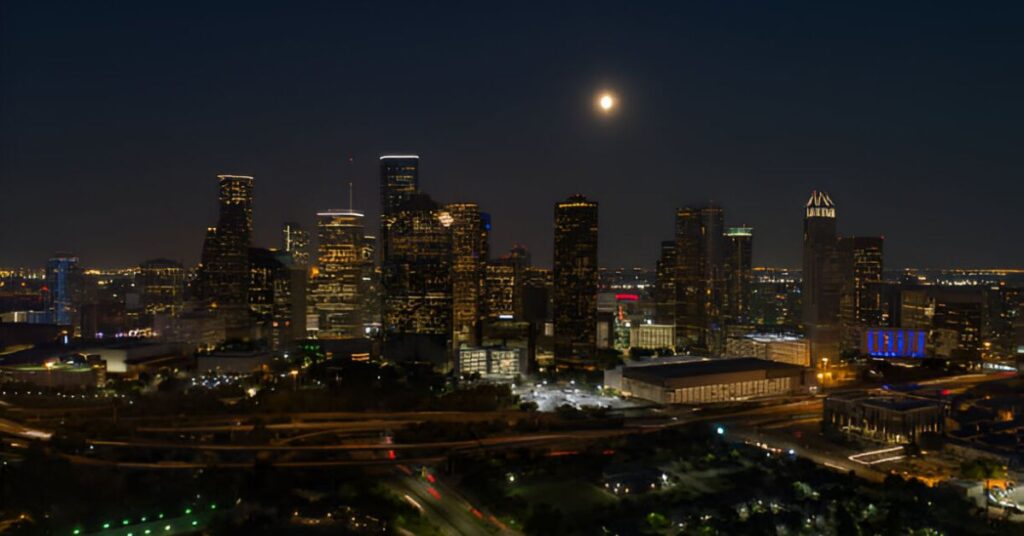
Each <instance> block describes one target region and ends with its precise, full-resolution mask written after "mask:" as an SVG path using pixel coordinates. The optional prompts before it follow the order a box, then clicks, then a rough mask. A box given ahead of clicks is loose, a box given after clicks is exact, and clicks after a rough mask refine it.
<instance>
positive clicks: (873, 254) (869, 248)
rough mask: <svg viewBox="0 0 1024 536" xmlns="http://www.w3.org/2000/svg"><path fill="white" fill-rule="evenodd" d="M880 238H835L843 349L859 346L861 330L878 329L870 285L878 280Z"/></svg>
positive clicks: (875, 295) (876, 296)
mask: <svg viewBox="0 0 1024 536" xmlns="http://www.w3.org/2000/svg"><path fill="white" fill-rule="evenodd" d="M884 242H885V238H884V237H881V236H848V237H841V238H839V242H838V252H839V266H840V276H841V277H842V282H841V287H840V296H839V321H840V324H841V326H842V343H843V348H845V349H855V348H858V347H859V346H860V331H861V328H862V327H867V326H879V325H881V322H882V310H881V303H880V300H879V294H878V292H872V290H873V289H872V288H871V285H872V284H873V283H879V282H881V281H882V267H883V263H882V251H883V245H884Z"/></svg>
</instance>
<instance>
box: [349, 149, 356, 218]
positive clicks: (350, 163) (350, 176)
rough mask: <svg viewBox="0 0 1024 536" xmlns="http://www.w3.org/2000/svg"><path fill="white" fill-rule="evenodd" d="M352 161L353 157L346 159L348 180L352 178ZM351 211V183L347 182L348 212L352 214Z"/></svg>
mask: <svg viewBox="0 0 1024 536" xmlns="http://www.w3.org/2000/svg"><path fill="white" fill-rule="evenodd" d="M353 160H355V159H354V158H353V157H351V156H350V157H348V177H349V179H351V178H352V163H353ZM352 210H353V203H352V181H351V180H349V181H348V211H349V212H352Z"/></svg>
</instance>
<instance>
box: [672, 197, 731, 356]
mask: <svg viewBox="0 0 1024 536" xmlns="http://www.w3.org/2000/svg"><path fill="white" fill-rule="evenodd" d="M724 231H725V213H724V211H723V210H722V207H719V206H714V205H710V206H704V207H698V208H692V207H685V208H680V209H678V210H677V211H676V281H675V294H676V300H675V301H676V303H675V324H676V347H677V348H687V349H689V350H690V351H691V352H694V353H709V352H716V351H720V350H721V349H722V346H723V344H724V338H723V337H722V333H723V330H722V327H723V326H722V322H723V310H724V308H725V307H724V306H725V303H724V302H725V295H726V270H725V253H726V242H725V237H724V235H723V232H724Z"/></svg>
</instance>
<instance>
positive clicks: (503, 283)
mask: <svg viewBox="0 0 1024 536" xmlns="http://www.w3.org/2000/svg"><path fill="white" fill-rule="evenodd" d="M520 285H521V282H520V281H518V280H517V274H516V267H515V266H514V265H513V264H511V263H507V262H502V261H501V260H497V261H491V262H489V263H487V265H486V266H485V267H484V311H485V312H486V315H487V317H488V318H506V319H512V318H518V316H517V315H516V311H517V307H516V294H517V288H518V287H520Z"/></svg>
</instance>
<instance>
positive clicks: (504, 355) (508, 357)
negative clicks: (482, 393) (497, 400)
mask: <svg viewBox="0 0 1024 536" xmlns="http://www.w3.org/2000/svg"><path fill="white" fill-rule="evenodd" d="M526 367H527V355H526V352H525V351H523V349H522V348H462V349H460V350H459V373H461V374H473V373H476V374H479V375H480V376H481V377H482V378H488V379H511V378H514V377H515V376H516V375H520V374H525V373H526V370H527V368H526Z"/></svg>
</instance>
